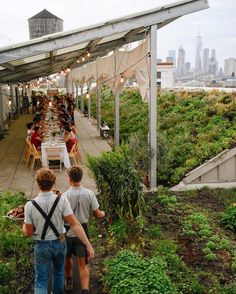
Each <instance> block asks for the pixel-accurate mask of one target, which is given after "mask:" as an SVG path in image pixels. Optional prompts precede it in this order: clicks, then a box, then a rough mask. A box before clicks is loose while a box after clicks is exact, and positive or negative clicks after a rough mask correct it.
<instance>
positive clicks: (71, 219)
mask: <svg viewBox="0 0 236 294" xmlns="http://www.w3.org/2000/svg"><path fill="white" fill-rule="evenodd" d="M64 220H65V221H66V222H67V223H68V224H69V225H70V226H71V229H72V230H73V232H74V233H75V234H76V236H77V237H78V238H79V239H80V240H81V242H83V243H84V245H85V246H86V249H87V252H88V259H92V258H94V250H93V247H92V245H91V244H90V242H89V240H88V238H87V236H86V234H85V232H84V229H83V227H82V226H81V224H80V223H79V222H78V221H77V219H76V217H75V216H74V214H70V215H68V216H65V217H64Z"/></svg>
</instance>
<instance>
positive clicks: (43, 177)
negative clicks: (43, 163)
mask: <svg viewBox="0 0 236 294" xmlns="http://www.w3.org/2000/svg"><path fill="white" fill-rule="evenodd" d="M36 181H37V183H38V185H39V189H40V190H41V191H44V192H47V191H50V190H51V189H52V187H53V186H54V184H55V182H56V176H55V174H54V172H53V171H52V170H50V169H48V168H40V169H39V170H38V172H37V174H36Z"/></svg>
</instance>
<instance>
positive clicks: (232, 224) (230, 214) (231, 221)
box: [221, 206, 236, 232]
mask: <svg viewBox="0 0 236 294" xmlns="http://www.w3.org/2000/svg"><path fill="white" fill-rule="evenodd" d="M221 221H222V224H223V225H224V226H225V228H226V229H230V230H232V231H235V232H236V206H230V207H228V208H226V210H225V211H224V213H223V215H222V219H221Z"/></svg>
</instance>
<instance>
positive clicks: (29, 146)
mask: <svg viewBox="0 0 236 294" xmlns="http://www.w3.org/2000/svg"><path fill="white" fill-rule="evenodd" d="M33 156H34V149H33V145H32V144H31V142H30V140H29V139H28V138H27V139H26V150H25V156H24V160H25V163H26V166H27V165H28V164H29V162H30V159H31V157H33Z"/></svg>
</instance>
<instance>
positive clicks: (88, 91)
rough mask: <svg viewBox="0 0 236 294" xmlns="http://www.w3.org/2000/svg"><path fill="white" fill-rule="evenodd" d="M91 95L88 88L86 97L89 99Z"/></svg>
mask: <svg viewBox="0 0 236 294" xmlns="http://www.w3.org/2000/svg"><path fill="white" fill-rule="evenodd" d="M89 97H90V95H89V91H88V90H87V94H86V98H87V99H89Z"/></svg>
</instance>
